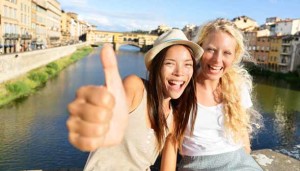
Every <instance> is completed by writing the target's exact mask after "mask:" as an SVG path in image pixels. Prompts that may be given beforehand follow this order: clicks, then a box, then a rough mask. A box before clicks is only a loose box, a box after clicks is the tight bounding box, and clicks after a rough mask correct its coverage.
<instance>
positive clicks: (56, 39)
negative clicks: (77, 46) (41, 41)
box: [46, 0, 61, 47]
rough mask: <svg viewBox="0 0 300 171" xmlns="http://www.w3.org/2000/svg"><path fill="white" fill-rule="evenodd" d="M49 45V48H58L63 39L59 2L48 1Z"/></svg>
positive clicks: (55, 0)
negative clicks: (61, 38)
mask: <svg viewBox="0 0 300 171" xmlns="http://www.w3.org/2000/svg"><path fill="white" fill-rule="evenodd" d="M46 7H47V16H48V18H47V21H46V27H47V44H48V47H52V46H58V45H59V44H60V37H61V31H60V29H61V21H60V20H61V6H60V3H59V2H58V1H57V0H47V4H46Z"/></svg>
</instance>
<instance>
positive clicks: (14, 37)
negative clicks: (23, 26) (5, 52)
mask: <svg viewBox="0 0 300 171" xmlns="http://www.w3.org/2000/svg"><path fill="white" fill-rule="evenodd" d="M19 37H20V35H19V34H15V33H5V34H4V35H3V38H4V39H10V40H17V39H19Z"/></svg>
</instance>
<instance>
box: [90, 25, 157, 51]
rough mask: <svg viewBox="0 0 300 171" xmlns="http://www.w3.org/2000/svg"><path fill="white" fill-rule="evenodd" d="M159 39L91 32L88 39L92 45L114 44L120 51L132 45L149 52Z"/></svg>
mask: <svg viewBox="0 0 300 171" xmlns="http://www.w3.org/2000/svg"><path fill="white" fill-rule="evenodd" d="M157 37H158V36H157V35H151V34H140V33H128V32H109V31H100V30H90V31H88V33H87V37H86V38H87V41H88V42H89V43H90V44H91V45H96V46H97V45H99V44H103V43H112V44H113V45H114V49H115V50H119V48H120V46H122V45H132V46H135V47H138V48H140V49H141V51H147V50H148V49H149V48H151V47H152V46H153V43H154V41H155V40H156V39H157Z"/></svg>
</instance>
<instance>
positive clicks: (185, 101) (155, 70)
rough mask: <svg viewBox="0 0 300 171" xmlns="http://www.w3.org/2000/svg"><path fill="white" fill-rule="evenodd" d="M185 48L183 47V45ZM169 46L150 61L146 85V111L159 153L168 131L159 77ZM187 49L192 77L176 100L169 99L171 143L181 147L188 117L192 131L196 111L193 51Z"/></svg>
mask: <svg viewBox="0 0 300 171" xmlns="http://www.w3.org/2000/svg"><path fill="white" fill-rule="evenodd" d="M183 46H185V45H183ZM170 47H171V46H169V47H167V48H165V49H163V50H162V51H160V52H159V53H158V54H157V55H156V56H155V57H154V59H153V60H152V62H151V64H150V68H149V76H148V82H147V83H146V87H147V91H148V95H147V110H148V115H149V118H150V122H151V126H152V128H153V129H154V131H155V134H156V138H157V140H158V150H159V151H161V150H162V148H163V145H164V142H165V138H166V137H165V136H166V134H165V133H166V132H167V131H168V129H169V128H168V125H167V120H166V118H165V114H164V112H163V106H162V105H163V104H162V103H163V99H164V92H163V90H164V84H163V79H162V77H161V68H162V66H163V62H164V60H165V57H166V53H167V50H168V49H169V48H170ZM185 47H186V48H187V49H189V51H190V54H191V56H192V59H193V70H194V72H193V76H192V78H191V80H190V82H189V83H188V85H187V87H186V88H185V90H184V91H183V93H182V95H181V96H180V97H179V98H178V99H171V106H172V109H173V121H174V132H173V135H172V136H173V141H174V142H176V141H177V142H178V143H179V145H180V146H181V144H182V140H183V135H184V131H185V128H186V126H187V124H188V122H189V117H190V115H191V117H192V130H193V127H194V120H195V117H196V111H197V99H196V81H195V80H196V61H195V58H194V53H193V51H192V50H191V49H190V48H189V47H187V46H185Z"/></svg>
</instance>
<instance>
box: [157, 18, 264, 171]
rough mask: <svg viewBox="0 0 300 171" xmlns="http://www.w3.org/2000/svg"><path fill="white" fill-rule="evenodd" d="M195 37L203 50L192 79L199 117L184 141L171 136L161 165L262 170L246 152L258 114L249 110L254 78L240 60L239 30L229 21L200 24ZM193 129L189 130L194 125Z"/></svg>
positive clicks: (241, 42) (167, 167)
mask: <svg viewBox="0 0 300 171" xmlns="http://www.w3.org/2000/svg"><path fill="white" fill-rule="evenodd" d="M196 42H197V44H199V45H200V46H201V47H202V48H203V49H204V53H203V56H202V58H201V60H200V68H199V72H198V76H197V82H196V92H197V93H196V96H197V103H198V105H197V108H198V111H197V117H196V120H195V122H194V123H193V122H192V121H190V122H189V124H188V126H187V128H186V131H185V135H184V138H183V141H176V140H175V139H174V138H172V137H169V138H168V142H167V144H166V147H165V149H164V154H163V160H162V165H161V168H162V170H168V171H170V170H175V167H176V152H177V150H176V149H177V147H179V149H180V153H181V155H182V159H181V161H180V163H179V166H178V170H182V171H185V170H189V171H190V170H206V171H210V170H224V171H235V170H262V169H261V168H260V167H259V165H258V164H257V163H256V162H255V160H254V159H253V158H252V157H251V156H250V154H249V153H250V151H251V148H250V140H249V135H250V134H249V133H251V132H253V125H257V124H258V123H259V122H258V121H259V119H260V114H259V113H258V112H256V111H255V110H254V109H252V108H251V107H252V101H251V90H252V79H251V76H250V75H249V74H248V72H247V71H246V70H245V69H244V68H243V66H242V65H241V60H242V58H243V57H244V56H245V55H248V54H247V52H246V49H245V45H244V39H243V35H242V33H241V31H240V30H239V29H238V28H237V27H236V26H235V25H234V24H233V23H232V22H231V21H229V20H226V19H216V20H214V21H211V22H208V23H207V24H205V25H203V26H202V28H201V30H200V31H199V33H198V36H197V37H196ZM192 125H194V127H192V128H193V129H190V128H191V127H190V126H192Z"/></svg>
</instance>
